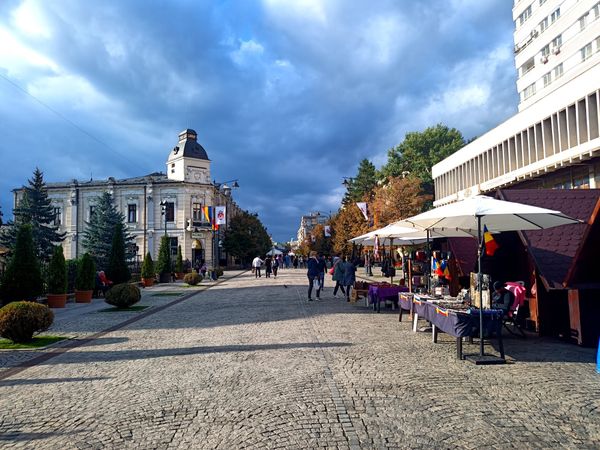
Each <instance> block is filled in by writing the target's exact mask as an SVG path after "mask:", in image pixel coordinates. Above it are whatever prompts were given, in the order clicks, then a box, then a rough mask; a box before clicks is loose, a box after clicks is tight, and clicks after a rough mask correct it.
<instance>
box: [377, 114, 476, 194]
mask: <svg viewBox="0 0 600 450" xmlns="http://www.w3.org/2000/svg"><path fill="white" fill-rule="evenodd" d="M464 146H465V139H464V137H463V135H462V133H461V132H460V131H458V130H457V129H456V128H448V127H447V126H446V125H442V124H438V125H436V126H434V127H429V128H427V129H425V130H424V131H422V132H410V133H407V134H406V136H405V137H404V141H402V142H401V143H400V144H399V145H397V146H396V147H393V148H392V149H390V150H389V151H388V162H387V164H386V165H385V166H383V167H382V169H381V172H382V174H383V176H384V177H385V178H387V177H402V176H403V175H404V176H405V175H407V174H410V175H411V176H414V177H417V178H420V179H421V181H422V189H423V192H424V193H425V194H429V195H432V194H433V181H432V178H431V168H432V166H433V165H435V164H437V163H438V162H440V161H441V160H443V159H444V158H446V157H448V156H450V155H451V154H453V153H454V152H456V151H457V150H459V149H461V148H462V147H464Z"/></svg>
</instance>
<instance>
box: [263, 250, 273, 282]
mask: <svg viewBox="0 0 600 450" xmlns="http://www.w3.org/2000/svg"><path fill="white" fill-rule="evenodd" d="M272 270H273V259H272V258H271V257H270V256H269V255H267V257H266V258H265V278H271V272H272Z"/></svg>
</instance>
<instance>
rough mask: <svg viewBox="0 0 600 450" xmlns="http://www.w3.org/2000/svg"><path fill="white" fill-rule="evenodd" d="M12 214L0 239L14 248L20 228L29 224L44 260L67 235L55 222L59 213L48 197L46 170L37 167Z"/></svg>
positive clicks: (38, 251)
mask: <svg viewBox="0 0 600 450" xmlns="http://www.w3.org/2000/svg"><path fill="white" fill-rule="evenodd" d="M13 214H14V216H15V219H14V223H12V224H9V227H8V228H7V229H6V231H5V232H4V233H2V235H1V236H0V243H1V244H3V245H5V246H6V247H8V248H10V249H13V248H14V246H15V244H16V240H17V234H18V231H19V228H20V227H21V225H23V224H29V225H30V226H31V235H32V239H33V247H34V249H35V252H36V255H38V257H39V258H40V259H41V260H42V261H46V262H47V261H49V260H50V258H51V257H52V252H53V250H54V246H55V245H57V244H60V243H61V242H62V241H63V240H64V239H65V235H66V233H61V232H59V231H58V225H55V222H56V213H55V212H54V207H53V206H52V202H51V201H50V198H49V197H48V190H47V188H46V183H45V182H44V173H43V172H42V171H41V170H40V169H38V168H37V167H36V169H35V171H34V172H33V178H31V179H30V180H29V186H26V187H25V191H24V193H23V197H22V198H21V201H20V202H19V204H18V205H17V207H16V208H15V209H14V211H13Z"/></svg>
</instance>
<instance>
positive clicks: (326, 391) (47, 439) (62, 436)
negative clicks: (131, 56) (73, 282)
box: [0, 270, 600, 449]
mask: <svg viewBox="0 0 600 450" xmlns="http://www.w3.org/2000/svg"><path fill="white" fill-rule="evenodd" d="M303 273H304V271H300V270H297V271H293V270H288V271H282V272H280V274H281V275H280V277H278V279H277V280H275V279H265V278H264V277H263V278H261V279H259V280H256V279H255V278H254V277H253V276H252V275H251V274H249V273H246V274H243V275H241V276H239V277H236V278H232V279H230V280H227V281H225V282H223V283H221V284H218V285H215V286H213V287H211V288H210V289H208V290H204V291H201V292H198V293H197V294H196V295H192V296H191V297H190V298H187V299H185V300H183V301H181V302H179V303H176V304H174V305H172V306H169V307H167V308H165V309H162V310H160V305H166V304H167V303H169V302H172V301H173V299H174V298H176V297H174V296H164V297H152V296H151V295H152V294H151V293H152V292H154V293H156V292H158V291H157V290H154V291H152V290H148V291H147V292H146V293H145V294H144V300H143V302H146V301H148V302H151V301H154V302H157V303H156V305H157V306H156V307H155V308H156V309H155V311H156V313H154V314H150V313H146V312H144V313H142V314H145V316H142V317H141V319H140V320H138V321H136V322H134V323H130V324H129V325H126V326H124V327H123V328H120V329H116V330H114V331H112V332H110V333H106V334H104V335H102V336H101V337H98V339H95V340H92V341H90V342H88V343H87V344H85V345H81V346H79V347H75V348H72V349H69V351H66V352H63V353H61V354H59V355H58V356H55V357H53V358H51V359H48V360H46V361H44V362H42V363H40V364H38V365H35V366H33V367H30V368H27V369H25V370H23V371H21V372H19V373H17V374H14V375H11V376H8V377H7V376H4V378H3V379H0V443H1V445H2V446H3V447H5V448H36V449H39V448H56V449H70V448H82V449H87V448H90V449H95V448H144V449H149V448H220V449H235V448H302V449H304V448H329V449H337V448H341V449H349V448H350V449H354V448H356V449H358V448H364V449H371V448H377V449H380V448H381V449H386V448H499V449H504V448H555V447H556V448H590V449H591V448H598V447H600V376H599V375H597V374H596V373H595V364H594V363H593V361H594V358H595V352H594V351H592V350H590V349H581V348H578V347H576V346H573V345H565V344H562V343H560V342H556V341H550V340H542V339H526V340H521V339H516V338H507V341H506V349H507V354H508V356H509V357H511V359H512V360H513V362H512V363H511V364H506V365H503V366H474V365H472V364H469V363H467V362H464V361H457V360H456V359H455V348H454V341H453V339H451V338H449V337H448V336H444V335H442V336H441V337H440V340H439V343H438V344H433V343H431V336H430V334H427V333H413V332H412V331H410V327H409V324H408V322H407V321H404V322H402V323H398V317H397V315H396V314H392V313H391V312H389V311H383V312H382V313H381V314H375V313H373V312H372V311H371V310H369V309H367V308H365V307H364V305H362V304H349V303H346V302H345V301H344V300H343V299H342V298H333V296H332V290H331V288H330V287H327V289H326V292H325V293H324V295H323V299H322V300H321V301H314V302H307V301H306V299H305V297H306V288H305V284H306V283H305V281H306V279H305V277H304V276H303ZM329 283H330V282H329ZM163 290H167V292H172V291H181V292H184V293H185V294H187V293H189V292H190V291H189V289H188V290H185V289H181V288H180V287H179V286H170V287H168V288H163ZM163 293H164V292H163ZM159 302H160V305H159ZM147 311H151V310H147ZM109 314H110V315H111V317H110V318H107V315H109ZM112 314H120V313H99V312H93V311H91V310H90V311H89V312H88V313H83V314H82V315H81V317H79V319H77V317H76V316H74V317H71V318H69V319H68V320H67V318H66V316H65V319H64V320H62V321H59V322H60V323H58V327H59V328H60V331H62V332H68V333H72V334H73V335H77V336H78V337H81V336H90V335H93V334H94V333H96V332H97V331H100V330H102V329H106V328H107V327H110V326H114V325H115V324H116V323H117V322H118V321H119V320H121V321H122V320H125V319H127V318H129V316H121V317H120V318H118V317H116V316H112ZM128 314H129V315H131V314H140V313H128ZM113 317H115V318H113ZM52 331H53V330H51V332H52ZM474 349H475V347H473V348H471V347H468V348H467V351H473V350H474ZM13 353H14V352H11V353H9V354H8V353H7V354H0V359H1V360H3V366H2V367H4V368H5V369H4V370H10V368H11V367H15V366H16V365H18V364H19V363H22V360H16V359H14V357H13V356H12V355H13ZM11 358H13V359H11ZM21 358H24V357H21ZM5 375H6V372H5ZM0 378H2V372H0Z"/></svg>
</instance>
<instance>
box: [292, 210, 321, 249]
mask: <svg viewBox="0 0 600 450" xmlns="http://www.w3.org/2000/svg"><path fill="white" fill-rule="evenodd" d="M328 220H329V217H328V216H325V215H322V214H321V213H319V212H311V213H310V214H308V215H306V216H302V218H301V219H300V227H299V228H298V233H297V238H298V242H299V243H302V242H304V241H305V240H306V239H307V238H308V237H309V236H310V233H311V231H312V230H313V228H314V227H316V226H317V225H325V224H326V223H327V221H328Z"/></svg>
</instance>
